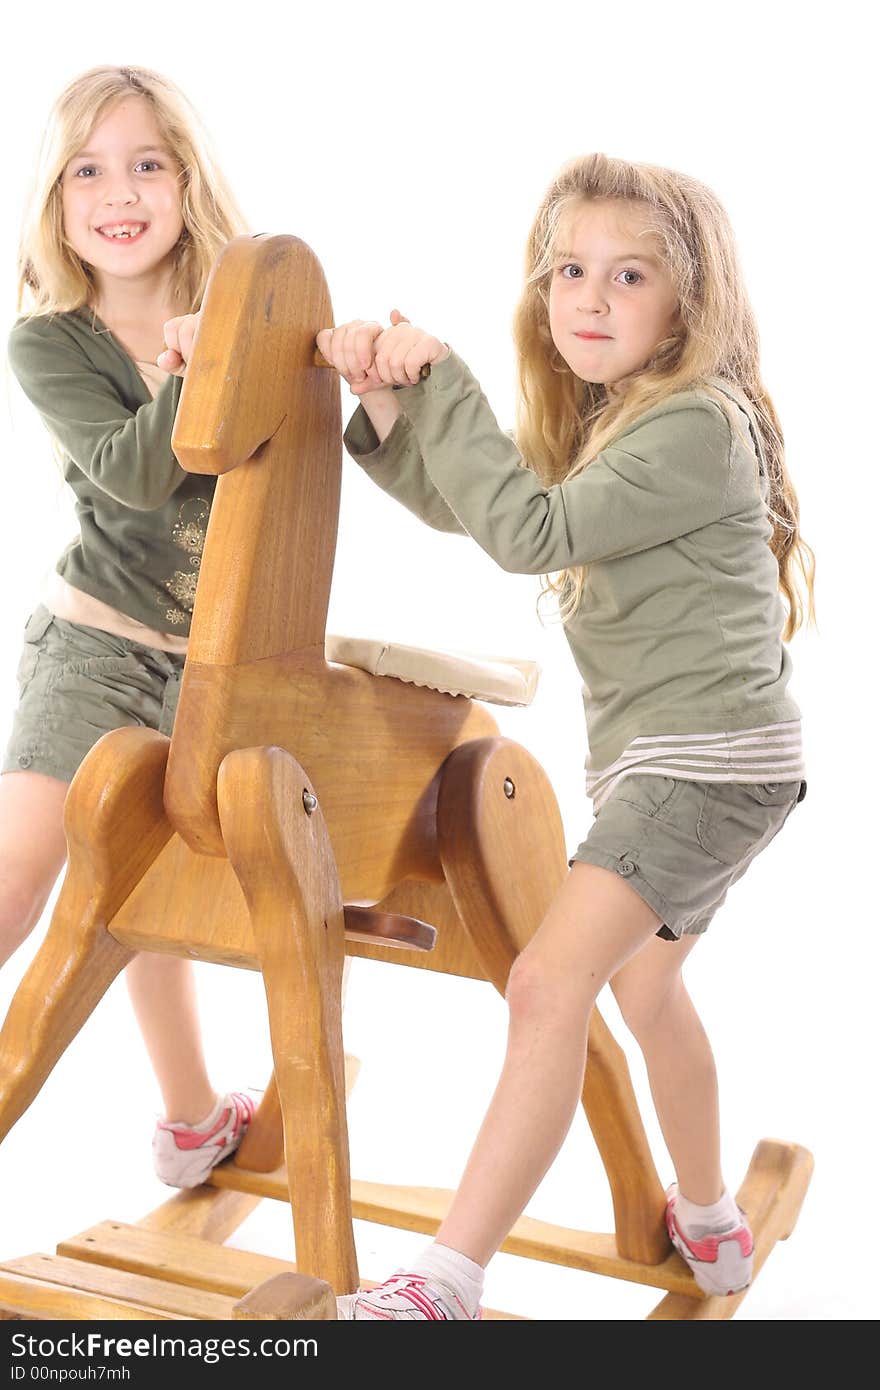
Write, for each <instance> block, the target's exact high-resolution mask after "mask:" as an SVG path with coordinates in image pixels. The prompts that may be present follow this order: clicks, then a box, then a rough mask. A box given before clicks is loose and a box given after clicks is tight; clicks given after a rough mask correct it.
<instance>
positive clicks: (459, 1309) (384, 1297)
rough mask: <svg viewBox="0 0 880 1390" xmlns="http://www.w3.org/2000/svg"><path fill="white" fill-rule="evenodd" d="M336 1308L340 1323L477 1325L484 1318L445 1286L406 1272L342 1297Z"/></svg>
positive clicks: (480, 1312)
mask: <svg viewBox="0 0 880 1390" xmlns="http://www.w3.org/2000/svg"><path fill="white" fill-rule="evenodd" d="M336 1309H337V1316H338V1317H339V1318H340V1320H343V1319H345V1320H351V1321H354V1320H356V1319H358V1318H373V1319H375V1320H379V1321H390V1320H392V1319H394V1318H405V1319H410V1318H411V1319H413V1320H419V1319H420V1320H421V1321H423V1322H465V1321H466V1322H476V1321H477V1320H478V1319H479V1318H481V1317H482V1316H483V1310H482V1308H478V1309H477V1311H476V1313H475V1314H473V1315H472V1314H470V1313H469V1312H468V1310H467V1308H466V1307H465V1306H464V1304H463V1303H462V1301H461V1299H460V1298H459V1297H458V1296H457V1295H456V1294H455V1293H453V1291H452V1289H450V1288H447V1287H446V1285H445V1284H439V1283H436V1282H435V1283H432V1284H429V1283H428V1281H427V1279H426V1278H425V1276H424V1275H423V1274H407V1273H406V1272H405V1270H402V1269H400V1270H398V1271H397V1273H396V1274H394V1275H392V1277H391V1278H390V1279H386V1280H385V1283H384V1284H378V1285H377V1286H376V1288H375V1289H369V1290H365V1289H360V1290H359V1291H358V1292H357V1293H347V1294H342V1295H341V1296H340V1297H338V1298H337V1300H336Z"/></svg>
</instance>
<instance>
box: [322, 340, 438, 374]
mask: <svg viewBox="0 0 880 1390" xmlns="http://www.w3.org/2000/svg"><path fill="white" fill-rule="evenodd" d="M312 361H313V362H314V364H315V366H316V367H330V368H332V367H333V363H332V362H328V361H327V358H326V357H325V356H324V354H323V353H322V352H319V351H318V349H317V348H315V353H314V356H313V358H312ZM430 375H431V364H430V362H424V363H423V364H422V366H421V367H420V368H419V379H420V380H421V381H427V380H428V377H429V376H430Z"/></svg>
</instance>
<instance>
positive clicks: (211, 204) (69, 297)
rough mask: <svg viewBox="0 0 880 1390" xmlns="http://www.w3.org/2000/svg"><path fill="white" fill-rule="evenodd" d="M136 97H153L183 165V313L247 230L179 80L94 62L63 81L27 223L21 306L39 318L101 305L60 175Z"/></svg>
mask: <svg viewBox="0 0 880 1390" xmlns="http://www.w3.org/2000/svg"><path fill="white" fill-rule="evenodd" d="M132 96H138V97H143V98H144V99H145V100H146V101H148V102H149V103H150V106H151V107H152V109H153V113H154V115H155V117H156V122H157V124H158V126H159V129H160V130H161V132H162V138H163V139H164V140H165V142H166V143H167V145H168V148H169V150H170V152H171V154H172V156H173V158H174V159H175V161H176V163H177V165H178V168H179V170H180V193H181V215H182V217H183V225H184V230H183V232H182V234H181V237H180V240H179V241H178V243H177V246H176V248H175V265H174V272H173V280H172V292H173V294H174V297H175V299H176V300H177V301H179V304H180V310H179V312H180V313H182V314H183V313H189V312H192V311H193V310H195V309H197V308H198V307H199V305H200V304H201V301H202V296H203V294H204V290H205V284H206V282H207V279H208V275H209V273H210V270H211V267H212V265H213V263H214V261H215V260H216V258H217V255H218V253H219V251H220V250H221V248H222V247H223V246H224V245H225V244H226V242H227V241H229V240H230V238H231V237H234V236H236V235H238V234H239V233H241V232H244V231H246V227H245V222H244V218H243V217H242V214H241V212H240V211H239V209H238V205H237V204H236V202H235V199H234V198H233V196H232V193H231V191H230V189H229V186H228V185H227V183H226V180H225V179H224V177H223V175H222V174H221V173H220V171H219V169H218V168H217V166H216V164H215V162H214V158H213V156H212V154H211V151H210V148H209V146H208V142H207V139H206V136H205V134H204V132H203V130H202V128H201V125H200V122H199V120H198V117H197V116H196V114H195V112H194V111H193V109H192V107H191V106H190V105H189V102H188V101H187V100H186V98H185V97H184V96H183V94H182V93H181V92H179V91H178V90H177V88H176V87H175V86H174V84H173V83H171V82H169V81H168V79H167V78H165V77H160V75H159V74H158V73H155V72H150V71H149V70H148V69H146V68H115V67H100V68H91V69H90V70H89V71H88V72H85V73H83V74H82V75H81V76H80V77H77V78H75V79H74V81H73V82H71V83H70V85H69V86H68V87H66V88H65V90H64V91H63V92H62V93H61V95H60V97H59V98H58V100H57V101H56V102H55V105H54V107H53V108H52V111H51V114H50V116H49V121H48V125H47V127H46V133H45V135H44V138H43V143H42V147H41V150H40V156H39V160H38V164H37V172H36V177H35V180H34V185H33V189H32V192H31V196H30V199H29V201H28V207H27V211H26V213H25V218H24V225H23V229H22V236H21V245H20V250H19V266H18V268H19V276H18V304H19V309H20V310H21V309H24V310H26V311H27V312H28V313H29V314H31V315H34V316H36V315H44V314H56V313H64V312H66V311H67V310H70V309H79V308H82V307H83V306H85V305H90V306H92V307H94V302H95V293H96V287H95V281H94V277H93V275H92V272H91V270H90V268H89V266H87V265H86V264H85V263H84V262H83V261H82V260H81V259H80V257H79V256H78V255H77V254H76V252H75V251H74V250H73V248H72V247H71V246H70V245H69V243H68V241H67V238H66V237H65V235H64V218H63V211H62V202H61V177H62V174H63V172H64V169H65V168H66V166H67V164H68V162H69V161H70V160H71V159H72V158H73V156H74V155H75V154H76V152H77V150H81V149H82V148H83V147H84V145H85V143H86V141H87V140H88V137H89V134H90V133H91V131H92V130H94V128H95V126H96V125H97V124H98V122H99V121H101V120H102V119H103V117H104V116H106V115H107V114H108V113H109V111H110V110H111V109H112V108H113V107H114V106H116V105H117V104H118V103H119V102H120V101H123V100H124V99H125V98H126V97H132Z"/></svg>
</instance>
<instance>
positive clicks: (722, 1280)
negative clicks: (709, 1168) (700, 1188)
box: [666, 1183, 755, 1297]
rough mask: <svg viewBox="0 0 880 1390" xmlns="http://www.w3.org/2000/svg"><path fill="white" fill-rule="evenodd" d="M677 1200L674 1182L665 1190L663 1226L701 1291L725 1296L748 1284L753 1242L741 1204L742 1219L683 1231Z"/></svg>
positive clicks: (738, 1291)
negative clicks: (719, 1226)
mask: <svg viewBox="0 0 880 1390" xmlns="http://www.w3.org/2000/svg"><path fill="white" fill-rule="evenodd" d="M677 1202H678V1186H677V1184H676V1183H673V1184H672V1186H671V1187H670V1188H668V1189H667V1193H666V1229H667V1230H668V1232H669V1239H670V1240H671V1241H672V1244H673V1245H674V1246H675V1248H676V1250H677V1251H678V1253H679V1255H681V1258H682V1259H683V1260H684V1262H685V1264H686V1265H687V1266H688V1268H689V1269H690V1271H691V1273H692V1274H693V1276H694V1278H695V1279H696V1281H697V1283H698V1284H699V1286H700V1288H701V1289H702V1290H703V1292H704V1293H707V1294H716V1295H721V1297H725V1296H726V1295H727V1294H732V1293H740V1292H741V1291H742V1290H743V1289H745V1288H748V1286H749V1284H750V1283H751V1282H752V1255H753V1251H754V1246H755V1242H754V1240H753V1238H752V1233H751V1231H750V1230H749V1224H748V1221H747V1220H746V1214H745V1212H744V1211H743V1210H742V1208H741V1207H738V1208H737V1211H738V1212H739V1214H740V1217H741V1218H742V1219H741V1220H740V1221H739V1222H738V1223H737V1224H735V1225H731V1226H729V1227H727V1228H724V1227H722V1228H721V1229H719V1228H718V1227H714V1228H712V1229H711V1230H702V1231H695V1232H693V1233H691V1234H687V1235H686V1234H685V1232H684V1231H683V1230H682V1228H681V1226H679V1224H678V1221H677V1220H676V1216H675V1207H676V1204H677Z"/></svg>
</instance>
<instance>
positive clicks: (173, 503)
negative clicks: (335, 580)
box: [9, 309, 216, 636]
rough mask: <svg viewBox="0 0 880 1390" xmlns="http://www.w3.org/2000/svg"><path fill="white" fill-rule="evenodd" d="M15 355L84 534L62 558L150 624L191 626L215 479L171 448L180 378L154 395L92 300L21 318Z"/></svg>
mask: <svg viewBox="0 0 880 1390" xmlns="http://www.w3.org/2000/svg"><path fill="white" fill-rule="evenodd" d="M9 361H10V365H11V367H12V370H13V372H14V373H15V375H16V377H17V378H18V381H19V382H20V384H21V386H22V389H23V390H24V392H25V394H26V395H27V396H28V398H29V399H30V400H31V401H32V402H33V404H34V405H35V406H36V408H37V410H38V411H39V413H40V416H41V417H42V420H43V423H44V424H45V425H46V428H47V429H48V430H49V433H50V434H51V435H52V437H53V438H54V440H55V441H56V442H57V444H58V446H59V448H60V450H61V453H62V456H63V468H64V477H65V480H66V481H67V482H68V483H69V484H70V486H71V488H72V489H73V492H74V494H75V499H76V514H77V519H78V521H79V528H80V534H79V536H78V537H77V539H76V540H75V541H73V542H72V544H71V545H70V546H68V548H67V549H66V550H65V552H64V554H63V555H62V556H61V559H60V560H59V562H58V565H57V569H58V572H59V574H61V575H62V576H63V577H64V579H66V581H67V582H68V584H71V585H72V586H73V587H74V588H76V589H80V590H82V591H83V592H84V593H87V594H91V595H92V596H93V597H95V598H97V599H101V600H102V601H103V602H104V603H107V604H109V605H110V606H111V607H112V608H115V609H118V610H119V611H120V612H121V613H125V614H126V615H127V616H129V617H131V618H134V619H135V620H136V621H137V622H139V623H143V624H145V625H146V626H147V627H149V628H154V629H156V628H157V629H160V630H162V631H165V632H173V633H175V634H178V635H180V636H185V635H186V634H187V633H188V632H189V626H190V620H191V616H192V607H193V602H194V599H195V589H196V581H197V578H198V566H199V561H200V558H201V553H202V549H203V546H204V537H205V530H206V527H207V523H208V515H209V512H210V508H211V501H212V499H213V494H214V488H215V485H216V479H215V478H213V477H203V476H200V475H196V474H192V473H187V472H185V471H184V470H183V469H182V468H181V467H180V465H179V464H178V462H177V460H176V459H175V457H174V454H173V453H172V452H171V431H172V427H173V424H174V416H175V412H176V410H177V404H178V401H179V399H180V391H181V386H182V382H181V380H180V378H179V377H169V378H168V380H167V381H166V382H164V383H163V385H162V386H161V387H160V389H159V391H158V392H157V394H156V397H155V399H153V398H152V397H151V396H150V392H149V390H148V388H147V385H146V383H145V382H144V380H143V378H142V377H141V375H140V373H139V372H138V370H137V367H136V365H135V363H134V362H133V360H132V359H131V357H129V355H128V353H126V352H125V351H124V349H123V348H122V347H121V346H120V345H119V343H117V341H116V340H115V338H114V337H113V336H112V334H111V333H110V332H109V330H108V329H106V328H105V327H104V325H103V324H102V323H101V322H100V320H97V319H95V318H94V316H93V314H92V312H91V310H88V309H77V310H73V311H71V312H70V313H64V314H55V315H53V316H52V317H37V318H27V319H21V320H19V322H18V323H17V324H16V325H15V327H14V328H13V330H12V333H11V334H10V338H9Z"/></svg>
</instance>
